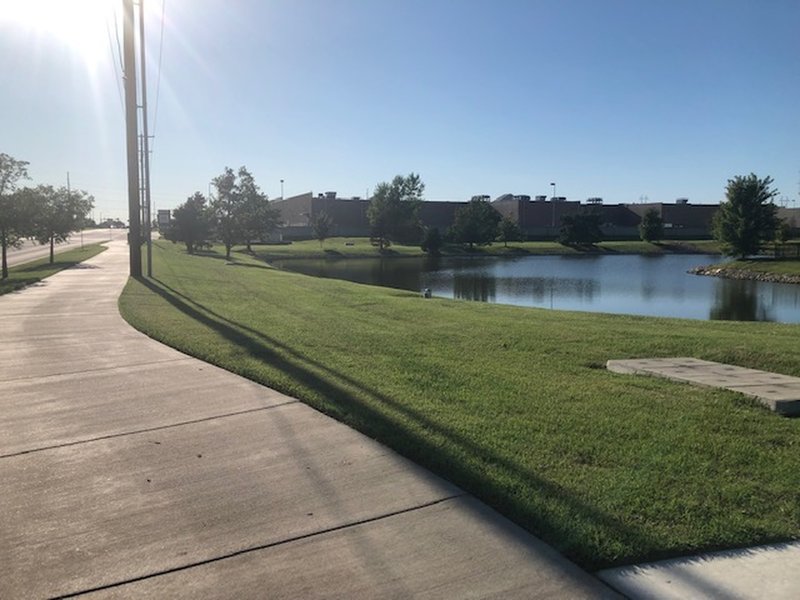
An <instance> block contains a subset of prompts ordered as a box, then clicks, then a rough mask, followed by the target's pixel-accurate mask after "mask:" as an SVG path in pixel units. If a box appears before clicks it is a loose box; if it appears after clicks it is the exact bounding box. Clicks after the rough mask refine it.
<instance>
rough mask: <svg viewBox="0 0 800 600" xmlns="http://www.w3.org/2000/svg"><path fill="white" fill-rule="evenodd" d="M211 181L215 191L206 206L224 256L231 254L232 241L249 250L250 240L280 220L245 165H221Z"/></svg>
mask: <svg viewBox="0 0 800 600" xmlns="http://www.w3.org/2000/svg"><path fill="white" fill-rule="evenodd" d="M211 184H212V185H213V186H214V188H215V189H216V192H217V193H216V195H215V196H213V197H212V198H211V202H210V207H211V210H212V212H213V214H214V218H215V221H216V223H215V224H216V233H217V236H218V237H219V240H220V241H221V242H222V243H223V245H224V246H225V257H226V258H230V257H231V248H233V246H234V245H236V244H245V245H246V246H247V250H248V252H250V251H252V250H251V248H250V245H251V243H252V242H253V241H255V240H257V239H260V238H262V237H264V236H266V235H268V234H269V232H271V231H272V230H274V229H275V228H276V227H277V226H278V224H279V223H280V211H279V210H278V209H277V208H275V207H273V206H272V205H270V203H269V199H268V198H267V196H266V195H265V194H263V193H262V192H261V190H260V189H259V187H258V186H257V185H256V183H255V180H254V179H253V176H252V175H251V174H250V172H249V171H248V170H247V169H246V168H245V167H240V168H239V171H238V173H237V172H234V170H233V169H231V168H230V167H225V170H224V171H223V172H222V174H220V175H218V176H217V177H215V178H214V179H212V180H211Z"/></svg>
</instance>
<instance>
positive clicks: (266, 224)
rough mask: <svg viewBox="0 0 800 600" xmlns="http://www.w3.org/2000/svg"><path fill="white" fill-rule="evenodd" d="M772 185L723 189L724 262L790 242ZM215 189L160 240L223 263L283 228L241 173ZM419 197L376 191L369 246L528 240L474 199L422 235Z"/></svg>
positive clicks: (570, 231) (574, 237) (653, 217)
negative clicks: (215, 251)
mask: <svg viewBox="0 0 800 600" xmlns="http://www.w3.org/2000/svg"><path fill="white" fill-rule="evenodd" d="M771 184H772V179H771V178H770V177H766V178H763V179H761V178H759V177H757V176H756V175H754V174H750V175H748V176H737V177H734V178H733V179H731V180H729V181H728V185H727V187H726V201H725V202H723V203H721V204H720V208H719V210H718V211H717V212H716V214H715V217H714V221H713V227H712V232H713V235H714V237H715V238H716V239H717V240H718V241H719V242H720V243H721V246H722V248H723V251H724V252H726V253H727V254H731V255H735V256H746V255H750V254H755V253H757V252H758V250H759V249H760V247H761V245H762V244H763V243H764V242H767V241H771V240H774V239H778V240H785V239H786V238H788V235H789V233H790V231H789V230H790V228H789V227H788V224H786V223H780V221H779V220H778V218H777V207H776V206H775V205H774V204H773V203H772V199H773V198H774V197H775V196H776V195H777V191H775V190H773V189H771V187H770V186H771ZM212 185H213V186H214V188H215V189H216V194H215V195H212V196H211V198H210V199H206V198H205V196H203V194H201V193H200V192H195V194H194V195H193V196H191V197H190V198H188V199H187V201H186V202H184V203H183V204H182V205H181V206H179V207H178V208H177V209H175V210H174V211H173V219H172V224H171V226H170V228H169V229H168V230H166V231H165V232H164V235H165V237H166V238H167V239H171V240H173V241H181V242H184V243H185V244H186V249H187V251H188V252H190V253H192V252H195V251H196V249H197V248H199V247H202V246H204V245H207V244H208V243H209V240H211V239H216V240H219V241H220V242H222V243H223V244H224V246H225V251H226V256H227V257H230V252H231V248H232V246H233V245H236V244H244V245H245V246H246V247H247V250H248V251H250V249H251V243H252V242H254V241H259V240H263V239H265V238H266V237H267V236H269V234H270V233H272V232H273V231H274V230H275V229H276V228H277V227H278V226H279V225H280V212H279V210H278V209H277V208H275V207H274V206H272V205H271V204H270V203H269V201H268V198H267V196H266V195H265V194H263V193H262V192H261V191H260V189H259V188H258V186H257V185H256V184H255V181H254V179H253V176H252V174H251V173H250V172H249V171H248V170H247V169H246V168H245V167H240V168H239V170H238V172H234V171H233V170H232V169H230V168H228V167H226V168H225V170H224V172H223V173H222V174H221V175H219V176H218V177H216V178H214V180H213V181H212ZM424 191H425V184H424V182H423V181H422V179H421V178H420V176H419V175H418V174H416V173H410V174H408V175H406V176H403V175H397V176H395V177H394V178H393V179H392V180H391V181H388V182H381V183H379V184H378V185H377V186H376V188H375V193H374V194H373V196H372V198H371V199H370V203H369V206H368V208H367V218H368V220H369V224H370V239H371V241H372V242H373V244H375V245H376V246H378V248H379V249H380V250H381V251H384V250H385V249H386V248H387V247H389V246H390V245H391V244H392V243H402V244H408V245H412V244H420V246H421V247H422V249H423V250H424V251H426V252H429V253H431V254H436V253H438V252H439V250H440V249H441V247H442V245H443V244H444V243H447V242H449V243H456V244H464V245H468V246H469V247H470V248H473V247H474V246H481V245H486V244H491V243H493V242H496V241H499V242H503V243H504V244H506V245H507V244H508V242H513V241H522V240H523V239H525V238H524V234H523V232H522V231H521V229H520V227H519V225H518V224H517V223H516V222H515V221H514V220H513V219H511V218H509V217H503V216H502V215H501V214H500V213H499V212H498V211H496V210H495V208H494V207H493V206H492V205H491V203H490V202H489V197H488V196H473V197H472V199H471V200H470V201H469V202H468V203H466V204H465V205H463V206H459V207H458V208H457V209H456V210H455V212H454V219H453V224H452V225H451V226H450V227H449V228H447V230H446V231H444V232H440V231H439V230H438V229H436V228H425V227H423V225H422V223H421V220H420V218H419V209H420V206H421V204H422V202H423V200H424V199H423V193H424ZM310 225H311V228H312V230H313V232H314V236H315V237H316V238H317V239H318V240H319V241H320V243H322V242H324V240H325V239H326V238H327V237H328V236H329V235H330V234H331V231H332V230H333V221H332V219H331V217H330V216H329V215H327V214H326V213H324V212H322V213H319V214H317V215H315V216H314V217H313V220H312V222H311V223H310ZM639 234H640V237H641V239H642V240H644V241H648V242H658V241H660V240H662V239H663V238H664V221H663V219H662V217H661V215H660V214H659V213H658V211H656V210H653V209H651V210H648V211H647V212H646V213H645V214H644V215H643V216H642V220H641V223H640V225H639ZM602 239H603V231H602V222H601V215H600V214H599V213H598V212H597V211H596V210H593V209H592V208H587V209H586V210H584V211H582V212H579V213H577V214H573V215H566V216H564V217H562V219H561V228H560V232H559V236H558V241H559V242H560V243H561V244H564V245H566V246H587V245H593V244H596V243H598V242H600V241H602Z"/></svg>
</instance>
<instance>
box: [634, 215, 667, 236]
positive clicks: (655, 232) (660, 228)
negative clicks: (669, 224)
mask: <svg viewBox="0 0 800 600" xmlns="http://www.w3.org/2000/svg"><path fill="white" fill-rule="evenodd" d="M639 237H641V238H642V241H644V242H657V241H659V240H662V239H664V219H662V218H661V215H660V214H658V211H657V210H656V209H655V208H651V209H649V210H648V211H647V212H646V213H644V216H643V217H642V222H641V223H639Z"/></svg>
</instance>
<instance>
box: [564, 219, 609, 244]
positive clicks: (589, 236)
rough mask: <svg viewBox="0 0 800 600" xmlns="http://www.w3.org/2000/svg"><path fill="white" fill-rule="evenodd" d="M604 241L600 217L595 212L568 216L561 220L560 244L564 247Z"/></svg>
mask: <svg viewBox="0 0 800 600" xmlns="http://www.w3.org/2000/svg"><path fill="white" fill-rule="evenodd" d="M602 239H603V231H602V229H600V215H599V214H598V213H595V212H589V213H579V214H576V215H566V216H564V217H562V218H561V231H560V232H559V234H558V242H559V243H560V244H563V245H564V246H583V245H587V244H596V243H597V242H599V241H600V240H602Z"/></svg>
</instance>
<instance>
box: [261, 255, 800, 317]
mask: <svg viewBox="0 0 800 600" xmlns="http://www.w3.org/2000/svg"><path fill="white" fill-rule="evenodd" d="M719 261H720V258H719V257H718V256H713V255H712V256H709V255H702V254H692V255H687V254H673V255H658V256H635V255H622V256H619V255H617V256H607V255H602V256H601V255H589V256H525V257H519V258H483V257H481V258H438V259H437V258H389V259H377V258H376V259H320V260H300V259H292V260H284V261H278V262H276V263H275V264H276V266H278V267H280V268H284V269H287V270H292V271H297V272H300V273H305V274H308V275H314V276H317V277H332V278H336V279H346V280H349V281H355V282H358V283H367V284H373V285H381V286H385V287H395V288H401V289H406V290H412V291H420V290H422V289H424V288H430V289H431V291H432V293H433V295H434V296H439V297H445V298H455V299H463V300H477V301H481V302H495V303H500V304H513V305H518V306H535V307H541V308H553V309H559V310H583V311H591V312H609V313H622V314H635V315H648V316H660V317H683V318H690V319H712V320H737V321H780V322H787V323H798V322H800V286H798V285H789V284H777V283H765V282H756V281H734V280H728V279H719V278H715V277H701V276H697V275H690V274H688V273H687V270H688V269H690V268H692V267H694V266H697V265H703V264H709V263H715V262H719Z"/></svg>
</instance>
